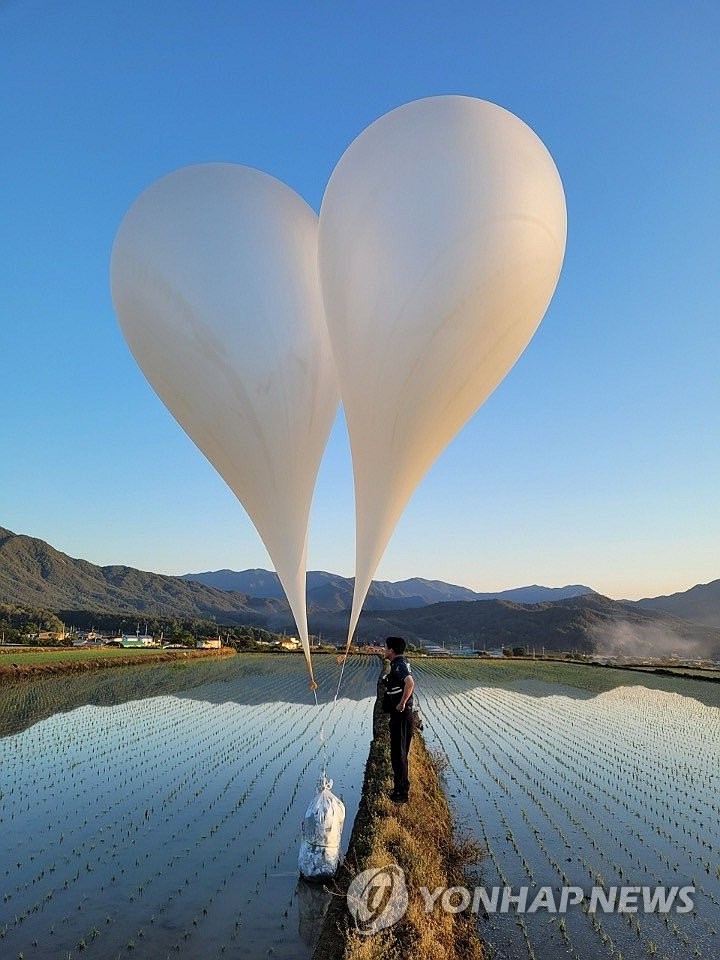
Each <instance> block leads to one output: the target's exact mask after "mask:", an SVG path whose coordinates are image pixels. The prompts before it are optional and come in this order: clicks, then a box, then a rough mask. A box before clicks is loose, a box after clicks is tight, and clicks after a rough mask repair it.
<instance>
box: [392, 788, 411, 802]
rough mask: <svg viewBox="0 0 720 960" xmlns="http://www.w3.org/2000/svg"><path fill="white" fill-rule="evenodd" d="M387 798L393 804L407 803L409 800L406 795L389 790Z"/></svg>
mask: <svg viewBox="0 0 720 960" xmlns="http://www.w3.org/2000/svg"><path fill="white" fill-rule="evenodd" d="M388 797H389V798H390V799H391V800H392V801H393V803H407V802H408V799H409V797H408V795H407V793H400V792H399V791H397V790H391V791H390V793H389V794H388Z"/></svg>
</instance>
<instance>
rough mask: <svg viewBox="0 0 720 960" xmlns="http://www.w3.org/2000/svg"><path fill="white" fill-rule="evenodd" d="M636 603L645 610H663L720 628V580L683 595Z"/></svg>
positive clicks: (699, 584) (692, 588)
mask: <svg viewBox="0 0 720 960" xmlns="http://www.w3.org/2000/svg"><path fill="white" fill-rule="evenodd" d="M636 603H637V605H638V606H639V607H642V608H643V609H645V610H661V611H662V612H663V613H671V614H673V615H674V616H676V617H682V618H683V619H685V620H694V621H695V622H696V623H704V624H705V625H706V626H709V627H720V580H712V581H711V582H710V583H698V584H697V585H696V586H694V587H691V588H690V589H689V590H685V591H684V592H682V593H672V594H670V595H669V596H666V597H647V598H645V599H644V600H637V601H636Z"/></svg>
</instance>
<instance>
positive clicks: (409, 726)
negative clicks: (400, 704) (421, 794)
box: [390, 707, 415, 794]
mask: <svg viewBox="0 0 720 960" xmlns="http://www.w3.org/2000/svg"><path fill="white" fill-rule="evenodd" d="M414 729H415V724H414V721H413V714H412V709H411V708H409V707H406V708H405V709H404V710H403V712H402V713H398V712H397V711H395V712H393V713H391V714H390V763H391V764H392V771H393V778H394V780H395V791H396V793H400V794H406V793H407V792H408V790H409V789H410V780H409V779H408V753H409V752H410V741H411V740H412V735H413V730H414Z"/></svg>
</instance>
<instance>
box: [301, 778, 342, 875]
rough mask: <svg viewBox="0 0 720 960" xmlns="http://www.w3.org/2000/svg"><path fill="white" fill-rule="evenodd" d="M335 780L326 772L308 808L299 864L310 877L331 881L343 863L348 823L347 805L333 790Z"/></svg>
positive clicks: (302, 871)
mask: <svg viewBox="0 0 720 960" xmlns="http://www.w3.org/2000/svg"><path fill="white" fill-rule="evenodd" d="M332 785H333V782H332V780H330V779H328V778H327V777H326V776H325V774H323V775H322V776H321V777H320V779H319V780H318V783H317V786H318V792H317V794H316V796H315V799H314V800H312V801H311V803H310V805H309V806H308V808H307V810H306V811H305V819H304V820H303V822H302V835H303V840H302V843H301V844H300V853H299V855H298V867H299V868H300V873H301V874H302V875H303V876H304V877H305V878H306V879H308V880H329V879H331V877H334V876H335V871H336V870H337V868H338V863H339V862H340V841H341V839H342V828H343V823H344V822H345V805H344V803H343V802H342V800H339V799H338V798H337V797H336V796H335V794H334V793H332V791H331V789H330V788H331V787H332Z"/></svg>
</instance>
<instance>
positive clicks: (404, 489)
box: [319, 96, 566, 637]
mask: <svg viewBox="0 0 720 960" xmlns="http://www.w3.org/2000/svg"><path fill="white" fill-rule="evenodd" d="M565 236H566V213H565V198H564V194H563V189H562V184H561V182H560V178H559V175H558V173H557V170H556V168H555V165H554V163H553V160H552V158H551V157H550V154H549V153H548V151H547V150H546V148H545V147H544V145H543V144H542V142H541V141H540V140H539V139H538V137H537V136H536V135H535V134H534V133H533V131H532V130H530V128H529V127H527V126H526V125H525V124H524V123H523V122H522V121H521V120H519V119H518V118H517V117H516V116H514V115H513V114H511V113H509V112H508V111H507V110H504V109H503V108H502V107H498V106H496V105H495V104H492V103H488V102H487V101H483V100H477V99H474V98H471V97H460V96H445V97H433V98H430V99H426V100H418V101H415V102H413V103H408V104H405V105H404V106H402V107H399V108H397V109H396V110H393V111H391V112H390V113H388V114H386V115H385V116H383V117H381V118H380V119H379V120H377V121H375V122H374V123H373V124H371V125H370V126H369V127H368V128H367V129H366V130H364V131H363V132H362V133H361V134H360V135H359V136H358V137H357V139H356V140H355V141H354V142H353V143H352V144H351V145H350V146H349V147H348V149H347V150H346V151H345V153H344V154H343V156H342V157H341V158H340V161H339V162H338V164H337V166H336V168H335V170H334V171H333V174H332V176H331V178H330V181H329V183H328V186H327V189H326V191H325V195H324V198H323V202H322V206H321V209H320V230H319V264H320V280H321V285H322V292H323V299H324V303H325V314H326V320H327V323H328V328H329V331H330V339H331V342H332V347H333V353H334V356H335V362H336V366H337V370H338V380H339V384H340V394H341V399H342V403H343V406H344V409H345V416H346V420H347V425H348V432H349V437H350V445H351V449H352V460H353V474H354V484H355V502H356V570H355V576H356V579H355V595H354V599H353V609H352V614H351V621H350V630H349V637H351V636H352V634H353V631H354V629H355V625H356V623H357V619H358V617H359V615H360V610H361V608H362V604H363V601H364V599H365V595H366V593H367V590H368V588H369V585H370V582H371V579H372V576H373V574H374V572H375V569H376V567H377V564H378V562H379V560H380V557H381V556H382V553H383V551H384V549H385V547H386V545H387V542H388V540H389V538H390V535H391V533H392V530H393V528H394V527H395V524H396V523H397V520H398V518H399V517H400V514H401V512H402V510H403V508H404V506H405V504H406V502H407V500H408V499H409V497H410V495H411V494H412V492H413V490H414V489H415V487H416V485H417V483H418V482H419V480H420V479H421V477H422V476H423V474H424V473H425V472H426V470H427V469H428V467H429V466H430V464H431V463H432V461H433V460H434V459H435V458H436V457H437V455H438V453H439V452H440V450H442V448H443V447H444V446H445V445H446V444H447V442H448V441H449V440H450V439H451V438H452V436H453V435H454V434H455V433H456V432H457V431H458V430H459V428H460V427H461V426H462V425H463V424H464V423H465V421H466V420H467V419H468V418H469V417H470V416H471V415H472V413H473V412H474V411H475V410H476V409H477V408H478V406H479V405H480V404H481V403H482V402H483V400H485V398H486V397H487V396H488V394H489V393H490V392H491V391H492V390H493V389H494V388H495V386H496V385H497V384H498V383H499V381H500V380H501V379H502V378H503V376H504V375H505V374H506V373H507V371H508V370H509V369H510V367H511V366H512V365H513V364H514V362H515V361H516V359H517V358H518V356H519V355H520V353H521V352H522V350H523V349H524V347H525V346H526V344H527V343H528V341H529V339H530V337H531V336H532V334H533V332H534V331H535V329H536V327H537V325H538V323H539V322H540V319H541V318H542V315H543V313H544V312H545V310H546V308H547V305H548V303H549V301H550V298H551V296H552V294H553V291H554V289H555V285H556V283H557V279H558V276H559V273H560V267H561V264H562V260H563V255H564V250H565Z"/></svg>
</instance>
